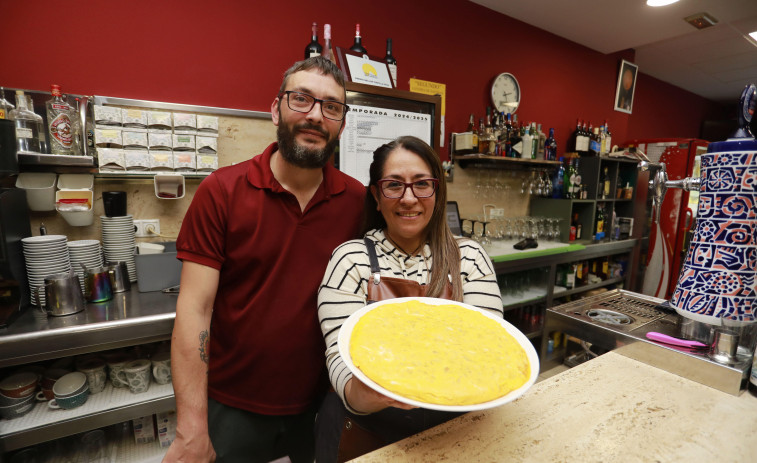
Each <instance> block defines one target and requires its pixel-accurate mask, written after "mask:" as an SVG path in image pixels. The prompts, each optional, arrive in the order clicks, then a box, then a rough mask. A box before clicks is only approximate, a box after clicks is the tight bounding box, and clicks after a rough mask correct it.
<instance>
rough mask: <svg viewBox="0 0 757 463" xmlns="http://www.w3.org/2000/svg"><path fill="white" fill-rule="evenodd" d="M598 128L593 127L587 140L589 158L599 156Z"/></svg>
mask: <svg viewBox="0 0 757 463" xmlns="http://www.w3.org/2000/svg"><path fill="white" fill-rule="evenodd" d="M599 150H600V139H599V127H594V129H593V131H592V133H591V139H590V140H589V156H599V154H600V151H599Z"/></svg>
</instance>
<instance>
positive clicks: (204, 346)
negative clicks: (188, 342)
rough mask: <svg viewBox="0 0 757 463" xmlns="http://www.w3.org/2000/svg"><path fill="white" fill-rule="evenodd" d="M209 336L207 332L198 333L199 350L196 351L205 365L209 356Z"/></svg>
mask: <svg viewBox="0 0 757 463" xmlns="http://www.w3.org/2000/svg"><path fill="white" fill-rule="evenodd" d="M209 347H210V334H209V333H208V330H205V331H202V332H200V348H199V349H198V350H199V351H200V359H201V360H202V361H203V362H205V364H206V365H207V364H208V359H209V356H210V350H209Z"/></svg>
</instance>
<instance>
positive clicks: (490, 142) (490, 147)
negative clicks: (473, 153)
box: [482, 106, 497, 154]
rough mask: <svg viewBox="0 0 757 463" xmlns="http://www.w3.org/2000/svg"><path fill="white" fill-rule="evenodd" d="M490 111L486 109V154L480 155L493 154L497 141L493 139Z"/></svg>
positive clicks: (488, 108)
mask: <svg viewBox="0 0 757 463" xmlns="http://www.w3.org/2000/svg"><path fill="white" fill-rule="evenodd" d="M491 113H492V110H491V108H490V107H489V106H487V107H486V152H482V154H494V150H495V149H496V148H497V141H496V140H495V139H494V125H493V124H492V114H491Z"/></svg>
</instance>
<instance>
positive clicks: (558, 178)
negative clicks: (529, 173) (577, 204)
mask: <svg viewBox="0 0 757 463" xmlns="http://www.w3.org/2000/svg"><path fill="white" fill-rule="evenodd" d="M564 162H565V160H564V159H563V158H560V165H559V166H558V167H557V169H555V175H554V176H553V177H552V197H553V198H557V199H559V198H562V197H564V195H565V193H564V191H563V190H564V188H565V183H564V182H565V180H564V178H565V165H564V164H563V163H564Z"/></svg>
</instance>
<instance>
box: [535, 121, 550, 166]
mask: <svg viewBox="0 0 757 463" xmlns="http://www.w3.org/2000/svg"><path fill="white" fill-rule="evenodd" d="M536 133H537V134H538V135H539V148H538V149H537V150H536V159H545V154H544V147H545V145H546V144H547V135H546V134H545V133H544V132H543V131H542V129H541V124H538V125H537V126H536Z"/></svg>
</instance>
